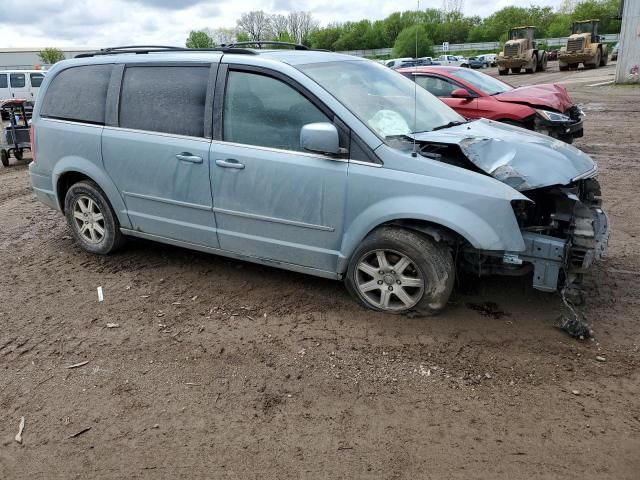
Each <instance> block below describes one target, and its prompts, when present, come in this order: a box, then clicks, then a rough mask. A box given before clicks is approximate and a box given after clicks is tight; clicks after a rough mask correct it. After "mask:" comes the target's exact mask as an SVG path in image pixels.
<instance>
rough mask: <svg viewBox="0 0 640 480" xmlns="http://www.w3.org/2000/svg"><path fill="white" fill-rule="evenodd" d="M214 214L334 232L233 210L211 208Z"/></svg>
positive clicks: (307, 224) (319, 226)
mask: <svg viewBox="0 0 640 480" xmlns="http://www.w3.org/2000/svg"><path fill="white" fill-rule="evenodd" d="M213 211H214V212H215V213H222V214H224V215H233V216H235V217H243V218H250V219H252V220H260V221H263V222H272V223H281V224H283V225H292V226H294V227H302V228H310V229H312V230H322V231H323V232H335V230H336V229H335V228H334V227H327V226H325V225H315V224H313V223H305V222H297V221H295V220H286V219H284V218H277V217H267V216H266V215H257V214H255V213H245V212H237V211H235V210H227V209H225V208H216V207H214V208H213Z"/></svg>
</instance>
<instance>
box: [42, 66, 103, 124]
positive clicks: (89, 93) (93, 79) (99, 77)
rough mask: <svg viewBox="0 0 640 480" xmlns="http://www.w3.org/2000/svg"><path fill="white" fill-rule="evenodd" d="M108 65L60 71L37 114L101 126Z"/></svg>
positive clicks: (48, 89) (50, 85)
mask: <svg viewBox="0 0 640 480" xmlns="http://www.w3.org/2000/svg"><path fill="white" fill-rule="evenodd" d="M111 69H112V66H111V65H86V66H83V67H73V68H68V69H66V70H63V71H62V72H60V73H59V74H58V75H56V76H55V78H54V79H53V81H52V82H51V83H50V84H49V87H48V88H47V92H46V94H45V97H44V100H43V102H42V110H41V111H40V115H42V116H43V117H52V118H59V119H62V120H73V121H77V122H85V123H93V124H98V125H104V112H105V105H106V98H107V88H108V87H109V79H110V78H111Z"/></svg>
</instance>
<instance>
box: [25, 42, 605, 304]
mask: <svg viewBox="0 0 640 480" xmlns="http://www.w3.org/2000/svg"><path fill="white" fill-rule="evenodd" d="M255 46H257V47H265V45H254V47H255ZM249 47H250V46H249V45H234V46H230V47H222V48H218V49H214V50H208V51H193V50H186V49H179V48H170V47H163V48H144V47H126V48H114V49H106V50H101V51H98V52H96V53H95V54H91V55H83V56H82V58H76V59H73V60H66V61H63V62H60V63H57V64H56V65H55V66H54V67H53V68H52V69H51V70H50V71H49V73H48V75H47V76H46V77H45V80H44V82H43V84H42V88H41V91H40V94H39V97H38V101H37V103H36V106H35V109H34V113H33V122H32V125H33V138H32V141H33V142H34V150H33V153H34V160H33V162H32V163H31V165H30V174H31V181H32V184H33V189H34V192H35V193H36V195H37V197H38V198H39V199H40V200H41V201H43V202H44V203H46V204H47V205H49V206H51V207H53V208H55V209H57V210H59V211H60V212H62V213H63V214H64V215H65V217H66V219H67V222H68V224H69V227H70V229H71V232H72V234H73V236H74V238H75V240H76V241H77V242H78V244H79V245H80V246H81V247H82V248H83V249H85V250H87V251H89V252H93V253H96V254H108V253H110V252H113V251H114V250H116V249H117V248H118V247H120V246H121V245H122V244H123V241H124V240H125V238H126V237H139V238H143V239H149V240H155V241H158V242H164V243H169V244H173V245H178V246H182V247H186V248H192V249H196V250H201V251H205V252H211V253H215V254H218V255H224V256H228V257H232V258H237V259H243V260H248V261H252V262H257V263H261V264H265V265H272V266H277V267H280V268H285V269H289V270H293V271H297V272H304V273H309V274H312V275H318V276H321V277H327V278H333V279H336V280H344V281H345V283H346V286H347V289H348V290H349V292H350V293H351V294H352V295H353V297H354V298H355V299H356V300H357V301H359V302H360V303H361V304H362V305H364V306H365V307H368V308H371V309H373V310H378V311H383V312H391V313H402V312H416V313H421V314H433V313H436V312H438V311H440V310H442V309H443V308H444V307H445V306H446V304H447V300H448V298H449V296H450V294H451V291H452V288H453V286H454V277H455V275H456V272H457V271H464V270H466V271H470V272H473V273H474V274H476V275H488V274H505V275H530V276H531V278H532V282H533V287H534V288H536V289H539V290H543V291H548V292H553V291H556V290H558V289H573V288H576V287H578V286H579V284H580V280H581V277H582V275H583V274H584V273H585V271H586V270H587V269H588V268H589V267H590V266H591V265H592V263H593V262H594V261H595V260H597V259H598V258H599V257H601V256H602V255H603V254H604V252H605V250H606V247H607V240H608V235H609V229H608V221H607V216H606V215H605V213H604V212H603V211H602V209H601V198H600V186H599V184H598V181H597V180H596V174H597V167H596V164H595V163H594V162H593V160H592V159H591V158H589V156H587V155H585V154H584V153H582V152H581V151H580V150H578V149H576V148H574V147H572V146H570V145H567V144H565V143H564V142H561V141H558V140H554V139H552V138H549V137H547V136H543V135H539V134H536V133H532V132H530V131H527V130H523V129H520V128H517V127H512V126H509V125H504V124H500V123H495V122H491V121H487V120H476V121H466V120H465V119H464V118H463V117H461V116H459V115H458V114H457V113H455V112H454V111H453V110H451V109H450V108H449V107H447V106H446V105H445V104H444V103H442V102H440V101H439V100H438V99H437V98H435V97H433V96H432V95H431V94H430V93H428V92H427V91H426V90H424V89H416V88H415V85H414V84H413V83H412V82H411V81H410V80H408V79H406V78H404V77H402V76H401V75H398V74H397V73H396V72H394V71H392V70H390V69H388V68H385V67H384V66H382V65H379V64H377V63H374V62H371V61H368V60H362V59H357V58H354V57H351V56H345V55H339V54H335V53H329V52H320V51H312V50H306V49H304V47H301V46H295V47H294V48H292V49H281V48H280V49H274V50H269V49H267V48H249Z"/></svg>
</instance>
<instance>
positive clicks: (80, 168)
mask: <svg viewBox="0 0 640 480" xmlns="http://www.w3.org/2000/svg"><path fill="white" fill-rule="evenodd" d="M70 172H77V173H81V174H83V175H86V176H87V177H89V178H90V179H91V180H93V181H94V182H95V183H96V184H97V185H98V186H99V187H100V189H101V190H102V191H103V192H104V193H105V195H106V196H107V199H108V200H109V202H110V203H111V206H112V207H113V210H114V212H115V214H116V216H117V217H118V221H119V222H120V226H121V227H123V228H131V221H130V220H129V215H128V214H127V207H126V205H125V203H124V200H123V199H122V196H121V195H120V192H119V191H118V189H117V188H116V186H115V184H114V183H113V181H112V180H111V179H110V178H109V177H108V176H107V174H106V173H105V172H104V171H103V170H101V169H100V168H98V167H97V166H96V165H95V164H93V163H92V162H90V161H89V160H87V159H85V158H82V157H78V156H68V157H65V158H62V159H60V160H59V161H58V162H56V164H55V166H54V168H53V171H52V174H51V177H52V179H53V186H54V192H55V196H56V201H57V203H58V205H60V209H61V210H62V209H63V207H64V198H58V182H59V181H60V178H61V177H62V176H63V175H64V174H66V173H70Z"/></svg>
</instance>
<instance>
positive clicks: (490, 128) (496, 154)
mask: <svg viewBox="0 0 640 480" xmlns="http://www.w3.org/2000/svg"><path fill="white" fill-rule="evenodd" d="M415 138H416V140H417V141H418V142H426V143H440V144H443V143H444V144H451V145H458V146H459V147H460V149H461V150H462V153H464V154H465V156H466V157H467V158H468V159H469V160H470V161H471V162H472V163H473V164H474V165H475V166H477V167H478V168H479V169H481V170H482V171H484V172H485V173H488V174H489V175H491V176H492V177H494V178H495V179H497V180H500V181H501V182H504V183H506V184H507V185H509V186H510V187H512V188H515V189H516V190H518V191H525V190H533V189H536V188H541V187H547V186H551V185H567V184H569V183H571V181H572V180H573V179H575V178H577V177H582V176H587V175H586V174H589V172H594V173H595V169H596V164H595V162H594V161H593V160H592V159H591V157H589V155H587V154H585V153H583V152H582V151H580V150H578V149H577V148H575V147H572V146H571V145H569V144H567V143H564V142H562V141H560V140H556V139H554V138H551V137H548V136H546V135H542V134H539V133H535V132H530V131H528V130H524V129H522V128H518V127H514V126H511V125H506V124H503V123H498V122H493V121H491V120H486V119H480V120H476V121H473V122H469V123H465V124H463V125H458V126H456V127H451V128H447V129H444V130H436V131H435V132H425V133H419V134H417V135H415Z"/></svg>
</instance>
